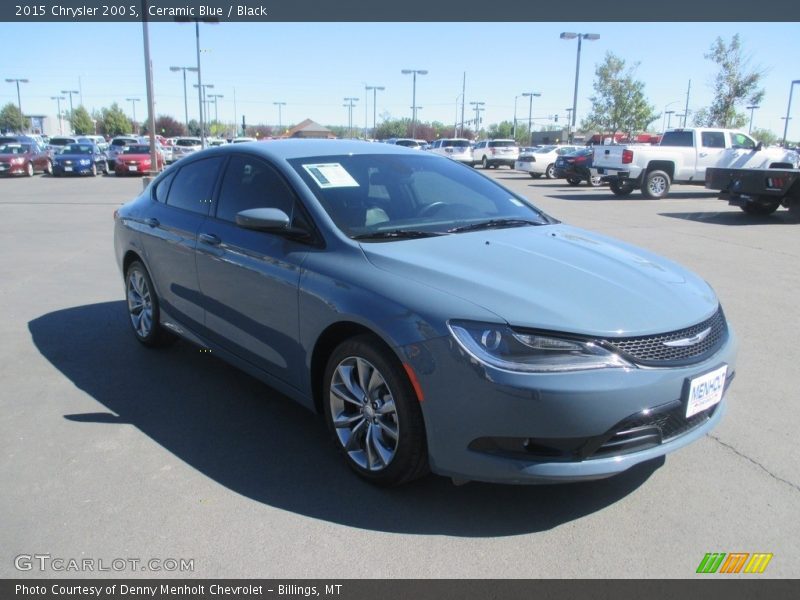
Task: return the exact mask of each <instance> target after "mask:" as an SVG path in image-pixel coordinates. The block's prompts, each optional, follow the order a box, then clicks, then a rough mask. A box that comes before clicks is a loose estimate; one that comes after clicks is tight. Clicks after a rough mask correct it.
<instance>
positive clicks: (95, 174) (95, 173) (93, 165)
mask: <svg viewBox="0 0 800 600" xmlns="http://www.w3.org/2000/svg"><path fill="white" fill-rule="evenodd" d="M92 177H97V163H92Z"/></svg>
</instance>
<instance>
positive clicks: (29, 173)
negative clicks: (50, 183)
mask: <svg viewBox="0 0 800 600" xmlns="http://www.w3.org/2000/svg"><path fill="white" fill-rule="evenodd" d="M25 175H26V176H27V177H33V163H30V162H29V163H28V164H27V165H25Z"/></svg>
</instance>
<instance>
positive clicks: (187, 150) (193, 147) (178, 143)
mask: <svg viewBox="0 0 800 600" xmlns="http://www.w3.org/2000/svg"><path fill="white" fill-rule="evenodd" d="M201 148H202V143H201V142H200V138H199V137H179V138H178V139H176V140H175V143H174V144H173V145H172V160H173V161H176V160H180V159H181V158H183V157H184V156H188V155H189V154H193V153H194V152H197V151H198V150H200V149H201Z"/></svg>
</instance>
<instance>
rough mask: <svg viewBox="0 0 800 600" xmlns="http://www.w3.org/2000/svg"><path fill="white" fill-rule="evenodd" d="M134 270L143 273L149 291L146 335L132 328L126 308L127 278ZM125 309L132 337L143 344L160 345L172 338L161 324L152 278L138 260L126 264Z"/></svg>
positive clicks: (128, 311) (128, 310)
mask: <svg viewBox="0 0 800 600" xmlns="http://www.w3.org/2000/svg"><path fill="white" fill-rule="evenodd" d="M134 270H137V271H139V272H140V273H141V274H142V275H143V277H144V280H145V283H147V288H148V290H149V291H150V299H151V302H152V304H153V319H152V325H151V327H150V333H149V334H148V335H147V336H146V337H142V336H140V335H139V333H138V332H137V331H136V330H135V329H134V328H133V323H132V322H131V317H130V309H129V308H128V280H129V278H130V274H131V272H133V271H134ZM125 310H126V312H127V314H128V325H130V328H131V331H132V332H133V335H134V337H135V338H136V339H137V340H139V342H141V343H142V344H144V345H145V346H161V345H164V343H165V342H167V341H170V340H171V339H172V334H170V333H169V332H167V331H166V330H165V329H164V328H163V327H162V326H161V309H160V306H159V301H158V295H157V294H156V290H155V288H154V287H153V280H152V279H150V273H148V271H147V269H146V268H145V266H144V265H143V264H142V263H141V262H140V261H138V260H136V261H133V262H132V263H131V264H130V265H128V268H127V269H126V271H125Z"/></svg>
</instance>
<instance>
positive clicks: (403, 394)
mask: <svg viewBox="0 0 800 600" xmlns="http://www.w3.org/2000/svg"><path fill="white" fill-rule="evenodd" d="M322 404H323V407H324V410H325V421H326V423H327V425H328V431H329V432H330V434H331V437H332V438H333V441H334V444H335V445H336V447H337V448H338V450H339V451H340V452H341V453H342V454H343V455H344V457H345V460H346V462H347V464H348V465H349V466H350V468H351V469H353V470H354V471H355V472H356V473H357V474H358V475H359V476H360V477H362V478H363V479H366V480H367V481H369V482H370V483H374V484H377V485H382V486H393V485H399V484H401V483H406V482H408V481H411V480H413V479H418V478H419V477H422V476H423V475H425V474H427V473H428V450H427V443H426V438H425V423H424V421H423V418H422V410H421V409H420V406H419V400H418V398H417V395H416V393H415V392H414V388H413V386H412V385H411V382H410V381H409V379H408V376H407V375H406V372H405V370H404V369H403V365H402V364H401V363H400V360H399V359H398V358H397V356H395V354H394V353H393V352H392V351H391V350H389V348H387V347H386V346H385V345H384V344H383V343H382V342H381V341H380V340H378V339H377V338H375V337H374V336H372V335H360V336H357V337H354V338H351V339H349V340H346V341H344V342H342V343H341V344H339V346H338V347H337V348H336V349H335V350H334V351H333V352H332V353H331V356H330V359H329V360H328V365H327V367H326V368H325V375H324V379H323V396H322Z"/></svg>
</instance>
